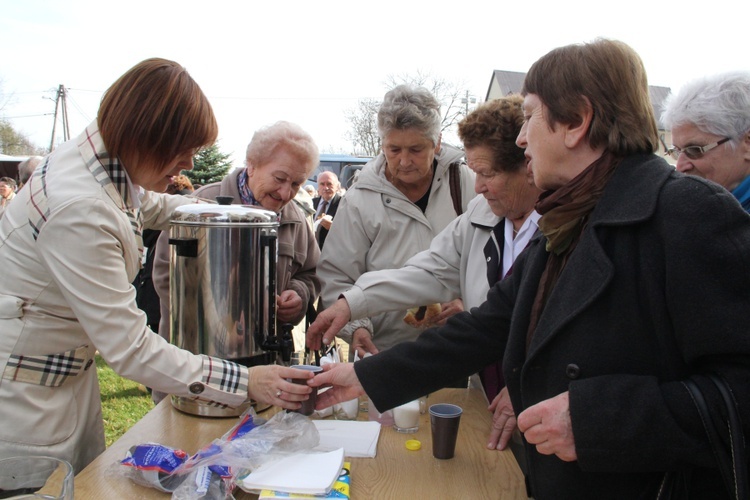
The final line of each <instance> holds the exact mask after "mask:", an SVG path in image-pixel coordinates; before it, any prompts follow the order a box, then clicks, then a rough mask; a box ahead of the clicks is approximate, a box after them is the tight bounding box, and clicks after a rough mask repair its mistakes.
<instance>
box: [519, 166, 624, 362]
mask: <svg viewBox="0 0 750 500" xmlns="http://www.w3.org/2000/svg"><path fill="white" fill-rule="evenodd" d="M619 163H620V158H617V157H615V156H614V155H612V154H611V153H604V154H603V155H602V156H601V157H600V158H599V159H598V160H596V161H595V162H594V163H592V164H591V165H589V166H588V167H587V168H586V170H584V171H583V172H581V173H580V174H578V176H576V177H575V178H574V179H573V180H571V181H570V182H568V183H567V184H566V185H564V186H563V187H561V188H559V189H557V190H555V191H546V192H544V193H542V195H541V196H540V197H539V201H537V203H536V211H537V212H539V213H540V214H541V215H542V217H541V218H540V219H539V230H540V231H542V233H543V234H544V236H545V237H546V238H547V246H546V248H547V251H548V252H550V255H549V257H548V258H547V266H546V267H545V269H544V272H543V273H542V277H541V279H540V281H539V288H538V289H537V292H536V297H535V299H534V304H533V305H532V308H531V318H530V322H529V330H528V332H527V336H526V350H527V351H528V348H529V345H531V338H532V336H533V334H534V331H535V330H536V326H537V323H538V322H539V318H540V317H541V315H542V311H543V310H544V306H545V305H546V304H547V299H548V298H549V296H550V294H551V293H552V290H553V289H554V287H555V285H556V284H557V280H558V278H559V277H560V274H561V273H562V271H563V269H564V268H565V265H566V264H567V262H568V257H569V256H570V254H571V253H572V252H573V250H574V249H575V247H576V245H577V244H578V240H579V239H580V238H581V233H582V232H583V229H584V227H585V226H586V223H587V222H588V216H589V214H590V213H591V211H592V210H593V209H594V207H595V206H596V204H597V203H598V202H599V198H601V196H602V193H603V192H604V188H605V186H606V185H607V182H608V181H609V179H610V177H611V176H612V174H613V173H614V171H615V168H617V165H618V164H619Z"/></svg>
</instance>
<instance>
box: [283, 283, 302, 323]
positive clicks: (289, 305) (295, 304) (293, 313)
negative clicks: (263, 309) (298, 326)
mask: <svg viewBox="0 0 750 500" xmlns="http://www.w3.org/2000/svg"><path fill="white" fill-rule="evenodd" d="M304 306H305V304H303V303H302V298H301V297H300V296H299V295H298V294H297V292H295V291H294V290H284V291H283V292H281V294H280V295H279V296H278V297H276V317H277V319H278V320H279V322H281V323H291V322H292V321H294V320H295V319H297V318H299V315H300V314H301V313H302V308H303V307H304Z"/></svg>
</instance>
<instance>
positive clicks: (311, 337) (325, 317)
mask: <svg viewBox="0 0 750 500" xmlns="http://www.w3.org/2000/svg"><path fill="white" fill-rule="evenodd" d="M351 317H352V313H351V310H350V309H349V304H348V303H347V302H346V299H339V300H337V301H336V302H334V303H333V305H332V306H331V307H328V308H326V309H325V310H324V311H322V312H320V313H318V317H317V319H316V320H315V321H314V322H313V324H312V325H310V326H309V327H308V329H307V334H306V337H305V343H306V344H307V347H308V348H310V350H313V351H319V350H320V349H321V347H322V346H321V341H322V343H323V344H325V345H329V344H330V343H331V341H332V340H333V338H334V337H335V336H336V334H337V333H339V331H340V330H341V329H342V328H343V327H344V326H346V324H347V323H349V320H350V319H351Z"/></svg>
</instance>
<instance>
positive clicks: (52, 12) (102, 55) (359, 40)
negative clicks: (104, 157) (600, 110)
mask: <svg viewBox="0 0 750 500" xmlns="http://www.w3.org/2000/svg"><path fill="white" fill-rule="evenodd" d="M743 3H744V2H742V1H740V0H734V1H727V0H717V1H712V2H709V3H704V4H703V5H704V6H707V7H710V11H706V10H705V9H700V8H699V7H698V5H699V4H695V3H693V2H685V1H682V0H648V1H644V0H630V1H628V2H619V3H617V2H601V1H600V0H596V1H590V0H569V1H566V2H560V1H533V2H519V1H515V2H507V1H506V2H501V1H492V0H481V1H480V0H460V1H456V2H426V1H410V0H398V1H392V0H378V1H374V2H370V1H367V0H359V1H351V0H348V1H338V0H336V1H327V0H318V1H314V2H313V1H309V0H305V1H259V0H258V1H256V0H242V1H228V0H227V1H223V0H214V1H201V2H199V1H194V0H179V1H174V0H149V1H143V0H130V1H128V2H103V1H101V0H100V1H96V2H95V1H93V0H64V1H61V0H48V1H43V0H0V80H2V87H1V88H0V90H2V93H3V94H4V95H5V97H6V99H7V98H8V97H9V96H10V97H11V99H10V101H9V102H7V103H5V106H4V108H3V109H2V110H0V116H2V117H4V118H7V119H8V120H10V122H11V123H12V124H13V125H14V126H15V127H16V129H18V130H19V131H21V132H22V133H24V134H25V135H27V136H28V137H29V139H31V140H32V142H34V143H36V144H37V145H40V146H46V147H49V144H50V139H51V135H52V124H53V119H52V113H53V112H54V97H55V91H56V89H57V87H58V85H60V84H63V85H65V86H66V87H67V88H68V89H69V94H68V99H69V100H68V117H69V123H70V132H71V135H72V136H73V137H75V136H76V135H78V133H79V132H80V131H81V130H82V129H83V128H84V127H85V126H86V125H87V124H88V123H89V122H90V121H91V120H93V119H94V118H95V117H96V110H97V107H98V103H99V100H100V99H101V95H102V92H103V91H104V90H106V88H107V87H108V86H109V85H110V84H111V83H112V82H114V81H115V80H116V79H117V78H118V77H119V76H120V75H121V74H122V73H124V72H125V71H126V70H127V69H129V68H130V67H132V66H133V65H134V64H136V63H137V62H139V61H141V60H143V59H145V58H148V57H154V56H158V57H165V58H168V59H173V60H175V61H178V62H179V63H181V64H183V65H184V66H185V67H186V68H187V69H188V71H189V72H190V73H191V75H192V76H193V78H195V80H196V81H197V82H198V83H199V84H200V85H201V87H202V88H203V91H204V92H205V93H206V95H207V96H208V97H209V99H210V100H211V103H212V105H213V107H214V111H215V113H216V115H217V119H218V121H219V127H220V132H219V134H220V137H219V140H220V142H219V146H220V148H221V149H222V151H224V152H227V153H231V154H232V158H233V160H234V162H235V165H236V166H239V165H241V164H242V160H243V157H244V148H245V146H246V145H247V142H248V141H249V140H250V138H251V136H252V134H253V131H255V130H256V129H258V128H260V127H262V126H264V125H269V124H271V123H273V122H275V121H277V120H282V119H283V120H289V121H293V122H296V123H299V124H300V125H301V126H302V127H303V128H305V129H306V130H307V131H309V132H310V133H311V134H312V136H313V137H314V138H315V140H316V142H317V143H318V145H319V147H320V148H321V151H323V152H327V151H335V152H339V151H347V152H348V151H349V150H351V144H350V142H349V141H348V140H347V138H346V135H345V134H346V129H347V122H346V120H345V118H344V113H345V110H347V109H350V108H352V107H354V106H356V103H357V100H358V99H362V98H375V99H381V98H382V96H383V94H384V92H385V90H386V87H385V81H386V79H387V77H388V76H389V75H403V74H409V73H411V74H414V73H416V71H417V70H419V71H422V72H426V73H430V74H432V75H435V76H437V77H440V78H444V79H446V80H450V81H455V82H463V83H464V84H465V87H466V90H468V91H469V92H470V93H471V94H472V95H474V96H476V97H478V98H479V99H480V100H482V99H484V97H485V96H486V93H487V89H488V86H489V83H490V79H491V76H492V72H493V70H496V69H500V70H509V71H526V70H527V69H528V68H529V66H530V65H531V64H532V63H533V62H534V61H535V60H536V59H538V58H539V57H541V56H542V55H544V54H545V53H546V52H548V51H549V50H551V49H553V48H555V47H558V46H561V45H567V44H570V43H577V42H585V41H591V40H593V39H594V38H596V37H600V36H603V37H607V38H615V39H619V40H622V41H624V42H626V43H628V44H630V45H631V46H632V47H633V48H634V49H636V51H638V53H639V54H640V55H641V57H642V58H643V60H644V63H645V66H646V69H647V71H648V74H649V83H650V84H652V85H660V86H666V87H671V88H672V89H673V90H677V89H678V88H679V87H680V85H682V83H683V82H684V81H686V80H687V79H691V78H694V77H697V76H700V75H703V74H709V73H715V72H720V71H729V70H736V69H742V70H750V59H749V58H748V57H747V54H746V51H745V44H746V38H747V36H746V32H747V28H748V25H747V9H746V8H742V7H741V5H742V4H743ZM524 6H528V8H526V9H524ZM57 137H58V139H62V133H61V132H60V131H59V127H58V134H57Z"/></svg>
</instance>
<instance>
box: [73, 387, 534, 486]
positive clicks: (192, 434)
mask: <svg viewBox="0 0 750 500" xmlns="http://www.w3.org/2000/svg"><path fill="white" fill-rule="evenodd" d="M427 403H428V405H431V404H435V403H454V404H457V405H459V406H461V407H462V408H463V410H464V412H463V415H462V417H461V424H460V428H459V433H458V442H457V444H456V454H455V457H454V458H452V459H450V460H438V459H435V458H433V456H432V438H431V436H430V419H429V414H425V415H422V416H421V417H420V422H419V430H418V431H417V432H416V433H414V434H400V433H398V432H396V431H395V430H393V429H392V428H389V427H383V429H382V430H381V433H380V440H379V442H378V451H377V457H375V458H352V459H347V460H349V461H350V462H351V464H352V468H351V474H352V481H351V497H352V498H353V499H355V500H360V499H361V500H364V499H370V498H378V499H387V498H462V499H472V498H477V499H485V498H501V499H521V498H526V488H525V486H524V481H523V475H522V474H521V471H520V469H519V468H518V464H517V463H516V460H515V459H514V457H513V454H512V453H511V452H510V451H502V452H499V451H491V450H488V449H486V448H485V443H486V441H487V437H488V435H489V428H490V424H491V414H490V413H489V412H488V411H487V400H486V399H485V397H484V393H483V392H482V390H481V388H480V387H479V385H478V383H477V380H476V378H474V379H473V380H472V384H471V386H470V387H469V388H468V389H442V390H440V391H438V392H436V393H433V394H431V395H430V396H429V397H428V398H427ZM276 411H278V409H277V408H275V407H274V408H272V409H270V410H268V411H267V412H264V413H261V416H264V417H266V418H270V416H271V415H272V414H273V413H275V412H276ZM360 419H365V420H366V419H367V413H364V414H362V413H360ZM236 422H237V419H236V418H219V419H215V418H213V419H212V418H205V417H195V416H192V415H188V414H185V413H182V412H180V411H178V410H175V409H174V408H173V407H172V405H171V403H170V401H169V400H168V399H165V400H164V401H162V402H161V403H159V405H157V406H156V407H155V408H154V409H153V410H151V411H150V412H149V413H148V414H146V416H145V417H143V419H141V420H140V421H139V422H138V423H136V424H135V425H134V426H133V427H132V428H131V429H130V430H129V431H128V432H126V433H125V434H124V435H123V436H122V437H121V438H120V439H119V440H117V441H116V442H115V443H113V444H112V445H111V446H110V447H109V448H107V450H106V451H105V452H104V453H103V454H101V455H100V456H99V457H98V458H97V459H96V460H94V461H93V462H92V463H91V464H89V466H88V467H86V468H85V469H84V470H83V471H81V472H80V473H79V474H78V475H77V476H76V478H75V498H76V500H82V499H89V498H91V499H101V498H123V499H126V498H127V499H130V498H139V499H140V498H154V499H166V498H169V494H167V493H162V492H159V491H156V490H154V489H149V488H145V487H143V486H139V485H137V484H135V483H133V482H131V481H130V480H129V479H127V478H125V477H124V476H121V475H119V474H116V473H112V471H111V467H112V464H113V463H115V462H117V461H119V460H121V459H122V458H123V457H124V456H125V452H126V451H127V450H128V449H129V448H130V447H131V446H133V445H136V444H142V443H146V442H156V443H160V444H163V445H166V446H171V447H174V448H180V449H183V450H185V451H187V452H188V453H191V454H192V453H195V452H196V451H197V450H198V449H200V448H202V447H203V446H204V445H206V444H207V443H210V442H211V441H212V440H213V439H215V438H217V437H220V436H221V435H222V434H224V433H225V432H226V431H227V430H228V429H229V428H230V427H232V426H233V425H234V424H235V423H236ZM407 439H418V440H420V441H421V442H422V449H421V450H419V451H409V450H407V449H406V448H405V446H404V443H405V442H406V440H407ZM108 469H110V470H108ZM235 496H236V497H237V499H238V500H239V499H242V498H256V496H255V495H251V494H247V493H245V492H243V491H242V490H239V489H237V490H236V491H235Z"/></svg>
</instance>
